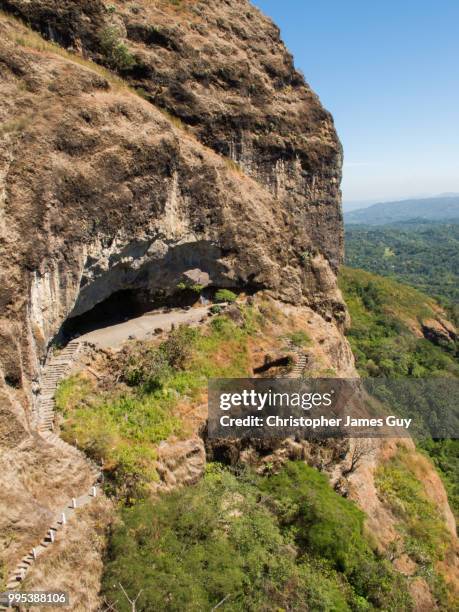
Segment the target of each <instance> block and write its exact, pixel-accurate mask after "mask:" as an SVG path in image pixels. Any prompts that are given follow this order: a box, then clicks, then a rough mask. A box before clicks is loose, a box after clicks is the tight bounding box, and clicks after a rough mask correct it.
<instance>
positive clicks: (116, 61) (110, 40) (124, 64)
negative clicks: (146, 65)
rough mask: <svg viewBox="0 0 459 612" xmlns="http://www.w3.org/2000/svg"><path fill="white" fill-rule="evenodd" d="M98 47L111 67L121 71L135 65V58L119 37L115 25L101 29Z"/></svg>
mask: <svg viewBox="0 0 459 612" xmlns="http://www.w3.org/2000/svg"><path fill="white" fill-rule="evenodd" d="M100 47H101V50H102V53H103V54H104V56H105V58H106V60H107V63H108V65H109V66H110V67H111V68H113V69H115V70H121V71H123V70H129V69H130V68H132V67H133V66H135V63H136V60H135V58H134V56H133V55H132V53H131V52H130V51H129V48H128V47H127V46H126V45H125V43H123V42H122V40H121V39H120V32H119V29H118V28H117V27H116V26H107V27H105V28H104V29H103V30H102V32H101V34H100Z"/></svg>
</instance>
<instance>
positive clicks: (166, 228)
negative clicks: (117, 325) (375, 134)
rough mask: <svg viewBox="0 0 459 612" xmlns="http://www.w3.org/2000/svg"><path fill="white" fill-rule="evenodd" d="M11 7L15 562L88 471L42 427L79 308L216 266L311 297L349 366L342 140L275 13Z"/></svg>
mask: <svg viewBox="0 0 459 612" xmlns="http://www.w3.org/2000/svg"><path fill="white" fill-rule="evenodd" d="M0 7H1V8H2V9H3V11H4V12H3V13H1V14H0V96H1V99H2V105H1V106H0V140H1V146H0V210H1V214H0V257H1V261H2V266H1V271H0V275H1V276H0V279H1V280H0V304H1V315H0V317H1V318H0V372H1V377H0V448H1V451H2V456H1V461H0V464H1V468H2V469H1V476H0V483H1V487H0V508H1V513H0V514H1V519H0V532H1V540H0V545H1V549H0V560H2V561H3V562H4V564H6V566H7V567H8V568H10V567H12V566H13V565H14V564H15V563H16V561H17V560H18V559H19V558H20V556H21V554H23V553H24V552H25V551H27V550H28V548H29V547H30V546H32V545H33V542H34V541H35V539H36V537H38V536H39V534H40V533H41V531H42V529H43V527H44V526H45V525H47V524H49V521H50V519H52V516H53V509H54V508H56V507H60V506H61V505H62V503H64V502H65V500H67V499H68V498H69V497H71V496H77V495H79V494H81V493H82V492H84V491H85V490H86V489H87V487H88V486H89V485H90V483H91V474H90V473H89V471H88V467H87V466H86V465H85V463H84V461H81V463H79V462H75V460H74V458H72V457H71V456H70V455H69V456H67V455H66V453H65V452H63V451H58V450H57V449H56V448H54V447H52V446H51V445H49V444H46V442H45V441H44V440H43V439H42V438H40V437H39V436H38V435H37V434H36V431H35V428H34V417H33V414H34V401H35V397H36V393H37V391H38V390H39V387H40V376H41V366H42V364H43V360H44V358H45V356H46V353H47V351H48V349H49V347H50V345H51V344H52V343H53V340H55V338H56V337H57V336H58V334H59V332H60V330H61V329H62V326H63V325H64V324H65V322H66V321H67V320H68V319H69V318H71V319H73V318H74V317H76V316H81V315H85V314H88V313H91V311H93V309H94V307H96V306H97V305H98V304H101V303H105V302H106V301H107V300H110V299H112V298H114V297H116V296H117V295H118V296H120V295H127V292H130V294H129V295H132V294H134V295H136V296H143V298H142V299H146V300H147V301H149V303H151V301H152V300H162V299H164V298H165V297H167V296H173V295H174V294H175V292H176V291H177V287H178V286H179V285H180V283H183V281H184V279H185V280H186V279H187V278H196V277H197V278H199V279H201V278H203V279H204V281H201V280H200V282H202V283H203V284H205V285H208V286H209V287H210V288H213V289H215V288H218V287H228V288H231V289H233V290H234V291H236V292H238V291H244V292H246V293H253V292H257V291H259V290H264V292H265V294H266V295H268V297H269V298H271V297H272V298H273V299H275V300H276V301H277V302H279V303H282V304H284V305H285V304H286V303H288V307H286V308H288V309H290V308H292V309H293V314H295V312H296V311H295V308H296V307H297V306H298V307H301V308H303V309H304V310H303V311H301V316H302V317H303V318H305V321H306V323H307V324H308V325H309V324H310V325H311V329H310V330H309V329H308V332H309V333H310V336H311V338H312V342H313V346H312V348H311V350H312V351H314V350H315V353H316V356H317V357H320V358H321V360H322V361H323V363H324V364H325V365H326V366H328V367H330V368H334V370H335V372H336V374H337V375H343V376H344V375H348V376H350V375H352V374H353V373H354V367H353V359H352V355H351V353H350V349H349V345H348V344H347V342H346V340H345V339H344V337H343V335H342V333H341V332H342V328H343V326H344V324H345V322H346V318H347V315H346V309H345V306H344V303H343V301H342V298H341V294H340V292H339V290H338V288H337V284H336V272H337V268H338V265H339V263H340V261H341V258H342V251H343V229H342V215H341V206H340V191H339V183H340V178H341V161H342V152H341V146H340V143H339V141H338V138H337V135H336V132H335V130H334V127H333V121H332V118H331V116H330V114H329V113H328V112H327V111H325V110H324V109H323V107H322V106H321V104H320V102H319V100H318V98H317V96H316V95H315V94H314V93H313V92H312V91H311V90H310V88H309V87H308V85H307V84H306V83H305V81H304V79H303V77H302V75H301V74H300V73H299V72H298V71H297V70H296V69H295V68H294V66H293V61H292V58H291V56H290V54H289V53H288V51H287V50H286V49H285V47H284V45H283V43H282V41H281V40H280V37H279V31H278V29H277V28H276V26H274V25H273V24H272V23H271V21H270V20H268V19H267V18H265V17H264V16H263V15H262V14H261V13H260V12H259V11H258V10H257V9H255V8H254V7H253V6H251V5H250V4H249V2H247V0H206V1H204V0H157V1H156V2H150V1H147V0H138V1H134V2H129V3H128V2H123V1H121V0H119V1H112V2H110V4H108V3H107V4H105V3H104V2H102V1H101V0H91V1H89V0H87V1H77V0H66V1H64V2H58V1H57V0H34V1H32V2H30V1H26V0H0ZM196 275H197V276H196ZM297 314H298V313H297ZM306 323H305V325H306ZM322 353H323V355H322ZM322 357H323V359H322ZM317 360H318V361H319V359H317ZM321 367H322V366H321ZM90 518H91V520H89V519H88V520H87V521H86V523H84V530H85V534H86V535H87V536H88V537H94V539H96V538H98V537H99V535H98V534H99V533H100V530H101V526H100V524H98V525H96V526H94V524H95V523H96V522H97V521H96V519H95V518H94V517H90ZM93 519H94V520H93ZM93 523H94V524H93ZM88 534H93V535H92V536H91V535H88ZM74 536H75V534H73V538H72V540H71V544H72V547H73V548H72V549H71V552H70V553H68V551H66V550H65V546H64V545H62V543H60V544H59V546H60V547H61V545H62V548H63V550H60V553H62V555H61V557H60V559H61V562H62V563H67V568H66V570H65V571H67V574H66V576H67V578H68V576H70V578H69V580H70V582H71V577H72V575H73V574H72V567H73V566H72V558H73V557H72V555H73V554H75V555H76V554H77V552H75V551H76V550H77V549H78V546H77V544H78V537H74ZM82 537H83V536H82ZM100 548H101V545H100V541H99V540H98V544H97V546H95V547H94V550H96V552H97V555H99V556H98V560H97V561H96V562H95V565H94V566H93V569H94V572H100ZM67 553H68V554H67ZM66 555H67V556H66ZM97 555H96V556H97ZM48 562H49V559H48ZM51 565H52V563H51ZM0 568H1V563H0ZM69 568H70V569H69ZM86 572H87V576H86V577H85V580H86V579H87V583H88V584H90V585H91V586H90V587H89V586H88V589H87V590H88V593H89V592H90V593H89V595H90V596H89V595H88V597H89V599H90V600H91V601H94V598H95V596H96V594H97V593H95V590H97V584H95V583H96V582H97V580H95V579H94V576H92V575H91V572H92V569H91V566H90V565H88V567H87V568H86ZM95 575H96V574H95ZM67 578H66V580H67ZM82 583H83V580H82ZM66 584H67V582H66ZM84 597H85V595H84V594H83V599H82V601H83V603H82V604H81V609H89V608H90V607H91V606H93V603H91V604H90V603H88V602H89V600H88V601H86V603H84V601H85V600H84ZM85 606H86V607H85ZM78 609H80V608H78Z"/></svg>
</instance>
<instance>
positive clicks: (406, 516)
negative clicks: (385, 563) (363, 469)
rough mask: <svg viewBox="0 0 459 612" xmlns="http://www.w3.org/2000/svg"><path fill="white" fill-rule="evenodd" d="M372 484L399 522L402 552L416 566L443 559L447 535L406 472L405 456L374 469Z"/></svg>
mask: <svg viewBox="0 0 459 612" xmlns="http://www.w3.org/2000/svg"><path fill="white" fill-rule="evenodd" d="M376 485H377V487H378V490H379V493H380V495H381V496H382V498H383V499H384V501H385V502H386V503H387V504H388V505H389V506H390V508H391V510H392V511H393V513H394V514H395V515H396V516H397V517H398V518H399V519H400V523H399V525H398V528H399V530H400V532H401V533H402V534H403V536H404V541H405V547H406V552H407V553H408V554H409V555H410V556H412V557H413V559H414V560H415V561H416V562H418V563H422V564H425V563H433V562H434V561H437V560H439V559H443V558H444V555H445V551H446V549H447V548H448V544H449V535H448V531H447V529H446V526H445V523H444V519H443V517H442V516H441V513H440V511H439V510H438V508H437V507H436V506H435V504H434V503H433V502H431V501H430V500H429V499H428V498H427V496H426V494H425V491H424V487H423V485H422V483H421V482H419V480H418V479H417V478H416V477H415V476H414V475H413V473H412V471H411V470H410V469H409V467H408V465H407V462H406V456H405V453H404V452H403V451H402V450H400V451H399V454H398V456H397V457H395V458H393V459H391V460H390V461H389V462H387V463H385V464H384V465H382V466H380V467H379V468H378V471H377V472H376Z"/></svg>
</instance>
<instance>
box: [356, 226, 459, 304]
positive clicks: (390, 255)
mask: <svg viewBox="0 0 459 612" xmlns="http://www.w3.org/2000/svg"><path fill="white" fill-rule="evenodd" d="M346 264H347V265H348V266H351V267H352V268H363V269H364V270H367V271H368V272H375V273H376V274H382V275H383V276H390V277H392V278H394V279H397V280H399V281H401V282H403V283H406V284H408V285H411V286H413V287H416V288H418V289H420V290H421V291H423V292H425V293H428V294H429V295H432V296H435V297H437V298H440V299H446V300H447V301H451V302H454V303H456V304H457V303H458V302H459V283H458V270H459V224H457V223H448V224H441V223H431V222H429V223H406V224H398V225H396V226H393V225H391V226H379V227H369V226H357V225H349V226H347V227H346Z"/></svg>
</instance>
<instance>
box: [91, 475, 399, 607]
mask: <svg viewBox="0 0 459 612" xmlns="http://www.w3.org/2000/svg"><path fill="white" fill-rule="evenodd" d="M363 522H364V514H363V513H362V512H361V511H360V510H359V509H358V508H357V507H356V506H355V505H354V504H353V503H352V502H350V501H348V500H345V499H344V498H342V497H340V496H339V495H338V494H337V493H335V492H334V491H333V490H332V489H331V488H330V486H329V484H328V481H327V479H326V477H325V476H323V475H321V474H319V473H318V472H317V471H316V470H314V469H313V468H310V467H308V466H306V465H305V464H304V463H290V464H287V465H286V466H285V467H284V468H283V470H282V471H281V472H280V473H279V474H277V475H273V476H269V477H263V478H262V477H258V476H256V475H254V474H253V473H250V472H246V471H243V472H242V473H241V472H240V473H238V474H236V473H234V472H232V471H230V470H228V469H224V468H222V467H220V466H218V465H216V464H210V465H209V466H208V471H207V475H206V477H205V478H204V480H203V481H201V482H200V483H199V484H198V485H196V486H194V487H190V488H187V489H185V490H182V491H179V492H177V493H172V494H168V495H165V496H162V497H161V499H159V500H157V501H151V500H147V501H144V502H142V503H141V504H138V505H136V506H134V507H132V508H126V509H125V510H123V511H122V513H121V517H120V521H119V523H118V524H117V525H116V526H115V527H114V530H113V533H112V537H111V542H110V546H109V550H108V554H107V559H106V566H105V575H104V579H103V592H104V594H105V595H106V597H107V598H108V599H109V600H111V601H115V600H118V602H119V604H118V605H119V610H125V609H126V610H127V609H128V608H127V607H126V604H125V602H123V601H122V596H121V597H120V591H119V589H118V584H119V583H121V584H123V585H124V586H125V588H127V590H128V591H129V592H130V593H131V596H135V595H136V594H137V593H138V592H139V591H140V590H141V589H143V590H142V593H141V595H140V597H139V600H138V609H139V610H145V611H147V610H148V611H149V610H156V609H164V606H165V605H166V607H167V609H168V610H170V611H174V610H177V611H178V610H190V611H191V610H207V609H209V610H210V609H211V608H213V607H214V606H216V605H217V604H218V603H220V602H222V601H223V600H224V602H225V606H224V609H226V610H234V611H237V610H253V611H258V610H279V609H289V608H294V609H305V610H306V609H311V610H323V611H324V612H325V611H327V610H336V611H342V612H344V611H350V610H360V611H363V610H371V609H390V610H394V611H396V610H400V611H401V610H409V609H411V604H410V597H409V595H408V592H407V586H406V581H405V579H404V578H403V577H402V576H401V575H399V574H397V572H395V571H394V570H393V569H392V568H391V565H390V563H388V562H387V561H385V560H384V559H382V558H380V557H379V556H378V555H377V553H376V552H375V551H374V550H373V549H372V546H371V542H370V539H369V537H368V536H367V535H366V534H365V531H364V528H363ZM123 606H125V607H123Z"/></svg>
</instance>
